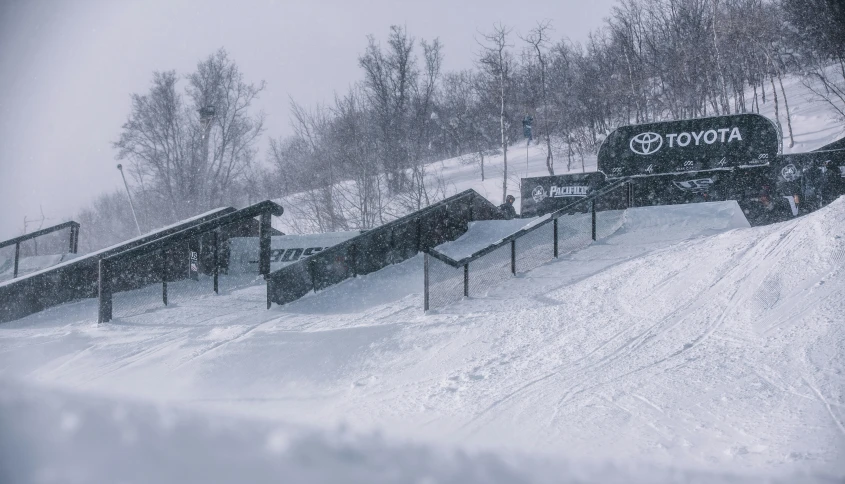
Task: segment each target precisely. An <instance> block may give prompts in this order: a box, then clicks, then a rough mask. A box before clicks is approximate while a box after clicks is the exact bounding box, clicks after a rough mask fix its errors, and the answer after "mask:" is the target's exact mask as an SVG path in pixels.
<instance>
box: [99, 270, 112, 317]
mask: <svg viewBox="0 0 845 484" xmlns="http://www.w3.org/2000/svg"><path fill="white" fill-rule="evenodd" d="M98 269H99V272H98V274H97V285H98V291H99V294H98V296H99V303H100V305H99V306H100V307H99V312H98V318H97V323H98V324H99V323H108V322H109V321H111V318H112V287H111V271H110V267H109V264H108V262H106V261H105V260H104V259H100V263H99V266H98Z"/></svg>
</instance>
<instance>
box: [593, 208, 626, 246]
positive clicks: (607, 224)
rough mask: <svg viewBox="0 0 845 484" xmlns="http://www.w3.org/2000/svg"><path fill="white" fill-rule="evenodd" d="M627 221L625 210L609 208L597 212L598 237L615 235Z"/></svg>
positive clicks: (599, 238)
mask: <svg viewBox="0 0 845 484" xmlns="http://www.w3.org/2000/svg"><path fill="white" fill-rule="evenodd" d="M623 223H625V210H608V211H606V212H598V213H596V239H597V240H601V239H604V238H607V237H610V236H611V235H613V234H614V233H615V232H616V231H617V230H619V229H620V228H622V224H623Z"/></svg>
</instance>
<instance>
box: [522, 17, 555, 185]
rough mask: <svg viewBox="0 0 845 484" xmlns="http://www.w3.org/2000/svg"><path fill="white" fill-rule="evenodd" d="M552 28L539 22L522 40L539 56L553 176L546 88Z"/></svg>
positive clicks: (548, 161)
mask: <svg viewBox="0 0 845 484" xmlns="http://www.w3.org/2000/svg"><path fill="white" fill-rule="evenodd" d="M551 30H552V23H551V21H550V20H545V21H543V22H540V23H538V24H537V27H535V28H533V29H532V30H531V32H529V34H528V36H527V37H525V38H523V39H522V40H524V41H525V42H527V43H529V44H531V47H532V48H533V49H534V53H535V54H536V56H537V63H538V64H539V65H540V86H541V90H540V92H541V94H542V97H541V101H542V103H543V109H542V116H541V118H540V119H541V120H542V125H543V137H544V138H545V141H546V168H547V169H548V170H549V175H550V176H553V175H554V174H555V170H554V156H553V155H552V140H551V128H550V126H549V117H550V115H551V113H550V112H549V107H550V106H549V96H548V92H547V89H546V70H547V68H546V66H547V59H546V51H547V49H548V43H549V33H550V31H551Z"/></svg>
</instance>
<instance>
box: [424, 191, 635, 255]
mask: <svg viewBox="0 0 845 484" xmlns="http://www.w3.org/2000/svg"><path fill="white" fill-rule="evenodd" d="M627 182H628V180H627V179H622V180H619V181H615V182H614V183H611V184H610V185H606V186H604V187H602V189H601V190H598V191H596V192H595V193H594V194H592V195H590V196H588V197H586V198H583V199H581V200H578V201H577V202H573V203H570V204H569V205H567V206H565V207H563V208H559V209H557V210H555V211H554V212H552V213H550V214H547V215H544V217H548V218H547V219H545V220H541V221H539V222H538V223H536V224H534V225H532V226H531V227H526V228H523V229H520V230H518V231H516V232H514V233H512V234H511V235H508V236H507V237H505V238H503V239H502V240H500V241H498V242H495V243H493V244H490V245H489V246H487V247H485V248H483V249H480V250H478V251H476V252H474V253H473V254H471V255H468V256H466V257H464V258H462V259H460V260H455V259H452V258H451V257H449V256H448V255H446V254H444V253H442V252H440V251H438V250H437V249H436V248H434V247H431V248H428V249H425V250H424V252H425V253H427V254H429V255H430V256H432V257H434V258H435V259H437V260H439V261H441V262H444V263H446V264H449V265H450V266H452V267H454V268H456V269H457V268H460V267H461V266H466V265H467V264H469V263H470V262H473V261H475V260H478V259H480V258H481V257H484V256H485V255H487V254H489V253H490V252H493V251H494V250H496V249H498V248H500V247H503V246H505V245H507V244H512V243H513V242H514V241H515V240H517V239H519V238H521V237H522V236H524V235H526V234H529V233H531V232H533V231H535V230H537V229H539V228H540V227H544V226H545V225H547V224H550V223H554V224H557V219H559V218H560V217H562V216H564V215H570V214H572V213H573V209H574V208H575V207H577V206H579V205H584V204H585V203H590V204H591V207H590V210H591V212H592V219H593V221H592V236H593V240H596V208H595V202H596V200H597V199H599V198H601V197H602V196H604V195H606V194H607V193H609V192H611V191H613V190H616V189H617V188H619V187H620V186H622V185H624V184H625V183H627ZM555 234H557V231H555ZM555 256H557V235H555Z"/></svg>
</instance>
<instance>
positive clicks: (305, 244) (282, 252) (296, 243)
mask: <svg viewBox="0 0 845 484" xmlns="http://www.w3.org/2000/svg"><path fill="white" fill-rule="evenodd" d="M360 234H361V232H360V231H358V230H352V231H348V232H327V233H324V234H308V235H280V236H275V237H271V239H270V269H271V270H273V271H276V270H278V269H281V268H282V267H284V266H286V265H288V264H292V263H294V262H296V261H298V260H300V259H302V258H304V257H308V256H310V255H312V254H316V253H317V252H320V251H322V250H324V249H327V248H329V247H332V246H334V245H337V244H339V243H341V242H345V241H347V240H349V239H351V238H352V237H355V236H356V235H360ZM229 273H230V274H236V273H238V274H240V273H255V274H257V273H258V237H233V238H231V239H229Z"/></svg>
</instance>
